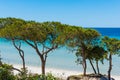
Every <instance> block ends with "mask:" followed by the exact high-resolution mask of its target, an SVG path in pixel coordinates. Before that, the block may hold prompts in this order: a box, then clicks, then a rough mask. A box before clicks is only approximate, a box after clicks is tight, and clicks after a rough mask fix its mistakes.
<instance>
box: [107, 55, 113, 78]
mask: <svg viewBox="0 0 120 80" xmlns="http://www.w3.org/2000/svg"><path fill="white" fill-rule="evenodd" d="M111 70H112V54H110V55H109V70H108V80H111Z"/></svg>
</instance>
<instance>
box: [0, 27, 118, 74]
mask: <svg viewBox="0 0 120 80" xmlns="http://www.w3.org/2000/svg"><path fill="white" fill-rule="evenodd" d="M95 29H96V30H98V31H99V32H100V33H101V34H102V35H103V36H109V37H112V38H117V39H120V32H119V31H120V28H95ZM21 48H22V49H23V50H24V51H25V62H26V65H28V66H36V67H39V66H40V65H41V64H40V58H39V56H38V55H37V54H36V52H35V50H34V49H33V48H31V47H30V46H28V45H27V44H26V43H22V47H21ZM0 55H1V57H2V61H3V62H5V63H8V64H19V65H20V64H22V61H21V58H20V56H19V53H18V51H17V50H16V49H15V48H14V46H13V45H12V43H11V41H7V40H4V39H2V38H1V39H0ZM76 59H77V58H76V56H75V53H74V52H71V51H69V50H68V49H66V48H59V49H56V50H54V51H52V52H50V53H49V55H48V58H47V63H46V67H47V68H55V69H63V70H70V71H79V72H82V71H83V69H82V66H81V65H77V63H75V61H76ZM87 64H88V65H87V72H92V73H93V70H92V68H91V66H90V64H89V62H88V63H87ZM99 65H100V72H101V73H103V74H107V71H108V67H109V64H108V61H107V60H104V64H101V63H99ZM112 75H116V76H120V57H118V55H115V56H113V69H112Z"/></svg>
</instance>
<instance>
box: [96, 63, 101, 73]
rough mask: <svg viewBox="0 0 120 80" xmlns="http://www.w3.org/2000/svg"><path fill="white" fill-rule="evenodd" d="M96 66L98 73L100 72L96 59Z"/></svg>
mask: <svg viewBox="0 0 120 80" xmlns="http://www.w3.org/2000/svg"><path fill="white" fill-rule="evenodd" d="M96 67H97V73H98V74H100V70H99V65H98V61H96Z"/></svg>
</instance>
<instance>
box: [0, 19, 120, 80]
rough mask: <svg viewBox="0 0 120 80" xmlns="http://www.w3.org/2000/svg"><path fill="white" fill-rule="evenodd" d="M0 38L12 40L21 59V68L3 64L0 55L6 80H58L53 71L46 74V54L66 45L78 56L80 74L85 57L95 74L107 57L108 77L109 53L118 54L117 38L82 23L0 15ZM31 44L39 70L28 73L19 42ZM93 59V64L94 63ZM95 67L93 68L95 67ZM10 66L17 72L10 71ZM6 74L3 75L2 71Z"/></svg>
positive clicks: (110, 64) (0, 69)
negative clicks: (42, 20) (30, 19)
mask: <svg viewBox="0 0 120 80" xmlns="http://www.w3.org/2000/svg"><path fill="white" fill-rule="evenodd" d="M0 38H4V39H6V40H8V41H11V42H12V43H13V46H14V47H15V48H16V49H17V51H18V53H19V56H20V57H21V59H22V65H23V67H22V69H21V70H19V69H15V68H14V67H13V66H10V65H8V64H3V63H2V61H1V58H0V78H1V79H2V80H4V79H3V77H4V76H7V77H6V78H9V79H6V80H16V79H17V80H39V79H40V80H59V78H56V77H54V76H53V75H52V74H45V73H46V72H45V67H46V62H47V57H49V56H48V54H50V52H52V51H54V50H56V49H58V48H63V47H67V48H68V49H69V50H71V51H73V52H74V53H75V55H76V57H77V60H76V63H78V64H81V65H82V66H83V76H87V75H88V74H87V71H86V70H87V60H88V61H89V63H90V64H91V66H92V69H93V72H94V74H95V75H102V74H101V73H100V69H99V62H102V63H103V64H104V60H105V59H106V60H108V61H109V68H108V74H107V75H108V78H109V80H111V70H112V55H119V54H120V40H118V39H115V38H109V37H108V36H102V34H101V33H99V32H98V31H96V30H94V29H91V28H83V27H81V26H71V25H67V24H61V23H60V22H42V23H40V22H35V21H25V20H22V19H18V18H0ZM24 43H26V44H28V45H29V46H31V47H32V48H33V49H34V50H35V52H36V54H37V55H38V56H39V59H40V62H41V72H42V73H41V74H36V75H35V74H28V72H27V67H26V66H25V65H26V63H25V57H24V54H25V52H24V49H22V44H24ZM93 62H95V63H96V65H94V64H93ZM95 67H96V68H95ZM13 70H17V71H19V72H20V73H19V74H17V75H14V74H13ZM5 74H6V75H5Z"/></svg>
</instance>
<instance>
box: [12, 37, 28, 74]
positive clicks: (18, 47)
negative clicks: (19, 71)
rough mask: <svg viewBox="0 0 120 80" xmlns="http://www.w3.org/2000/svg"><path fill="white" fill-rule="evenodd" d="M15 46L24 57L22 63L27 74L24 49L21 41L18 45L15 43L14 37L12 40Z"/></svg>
mask: <svg viewBox="0 0 120 80" xmlns="http://www.w3.org/2000/svg"><path fill="white" fill-rule="evenodd" d="M12 42H13V45H14V47H15V48H16V49H17V50H18V52H19V55H20V57H21V59H22V65H23V74H25V72H26V68H25V57H24V51H23V50H22V49H21V42H20V43H19V45H18V46H17V44H16V43H15V41H14V39H13V40H12Z"/></svg>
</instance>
